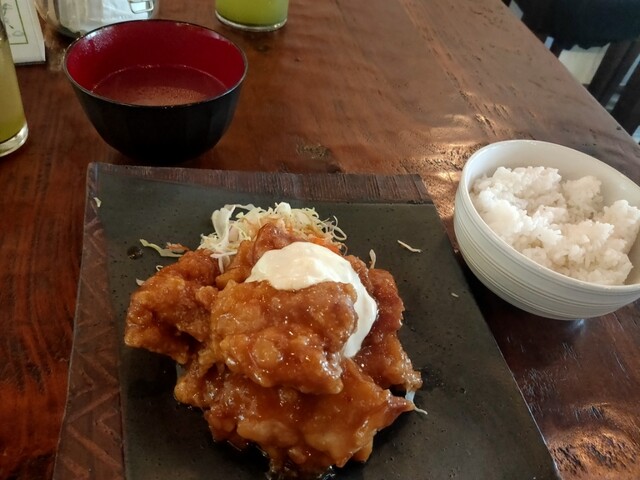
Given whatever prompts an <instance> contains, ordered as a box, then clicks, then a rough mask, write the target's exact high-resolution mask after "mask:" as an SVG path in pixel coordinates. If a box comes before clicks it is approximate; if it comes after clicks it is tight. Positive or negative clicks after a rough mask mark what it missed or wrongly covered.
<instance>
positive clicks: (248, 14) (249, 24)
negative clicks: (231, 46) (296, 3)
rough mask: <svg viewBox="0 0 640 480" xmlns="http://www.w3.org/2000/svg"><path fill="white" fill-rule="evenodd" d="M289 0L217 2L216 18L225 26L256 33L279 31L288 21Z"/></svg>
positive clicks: (224, 0)
mask: <svg viewBox="0 0 640 480" xmlns="http://www.w3.org/2000/svg"><path fill="white" fill-rule="evenodd" d="M288 10H289V0H216V17H218V20H220V21H221V22H222V23H224V24H225V25H229V26H231V27H235V28H239V29H241V30H249V31H254V32H268V31H272V30H277V29H278V28H280V27H282V26H283V25H284V24H285V23H286V21H287V13H288Z"/></svg>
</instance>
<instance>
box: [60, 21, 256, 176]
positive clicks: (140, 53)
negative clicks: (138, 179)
mask: <svg viewBox="0 0 640 480" xmlns="http://www.w3.org/2000/svg"><path fill="white" fill-rule="evenodd" d="M64 70H65V73H66V75H67V77H68V78H69V80H70V82H71V85H72V86H73V88H74V91H75V93H76V95H77V97H78V99H79V100H80V103H81V105H82V108H83V109H84V111H85V113H86V114H87V116H88V117H89V120H90V121H91V123H92V124H93V126H94V127H95V129H96V130H97V131H98V133H99V134H100V136H101V137H102V138H103V139H104V140H105V141H106V142H107V143H108V144H109V145H111V146H112V147H113V148H115V149H116V150H118V151H120V152H121V153H123V154H124V155H127V156H129V157H132V158H134V159H138V160H142V161H145V163H156V164H170V163H176V162H179V161H182V160H186V159H188V158H192V157H195V156H197V155H200V154H201V153H203V152H205V151H207V150H209V149H210V148H212V147H213V146H214V145H215V144H216V143H217V142H218V140H220V138H221V137H222V135H223V134H224V133H225V131H226V130H227V128H228V127H229V125H230V123H231V120H232V118H233V115H234V112H235V109H236V105H237V103H238V97H239V95H240V88H241V86H242V82H243V80H244V78H245V75H246V73H247V60H246V56H245V55H244V53H243V52H242V50H241V49H240V48H239V47H238V46H237V45H235V44H234V43H233V42H231V41H230V40H228V39H227V38H225V37H224V36H222V35H220V34H219V33H217V32H215V31H213V30H210V29H208V28H205V27H202V26H199V25H194V24H191V23H184V22H175V21H170V20H135V21H131V22H122V23H116V24H113V25H108V26H106V27H101V28H99V29H97V30H93V31H91V32H89V33H87V34H86V35H84V36H82V37H80V38H78V39H77V40H75V41H74V42H73V43H72V44H71V45H69V47H68V48H67V50H66V52H65V57H64Z"/></svg>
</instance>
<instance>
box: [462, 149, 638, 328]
mask: <svg viewBox="0 0 640 480" xmlns="http://www.w3.org/2000/svg"><path fill="white" fill-rule="evenodd" d="M500 166H502V167H507V168H516V167H528V166H544V167H552V168H557V169H558V171H559V173H560V175H561V176H562V179H563V180H576V179H579V178H582V177H584V176H586V175H593V176H595V177H597V178H598V179H599V180H600V181H601V182H602V187H601V193H602V196H603V199H604V204H605V205H610V204H612V203H613V202H615V201H616V200H622V199H624V200H627V201H628V202H629V204H630V205H633V206H636V207H639V208H640V187H639V186H638V185H636V184H635V183H634V182H632V181H631V180H630V179H628V178H627V177H625V176H624V175H622V174H621V173H620V172H618V171H617V170H615V169H614V168H612V167H610V166H608V165H607V164H605V163H603V162H601V161H599V160H596V159H595V158H593V157H591V156H589V155H586V154H584V153H582V152H579V151H577V150H573V149H571V148H568V147H564V146H561V145H556V144H552V143H547V142H540V141H534V140H508V141H504V142H497V143H494V144H491V145H488V146H486V147H484V148H481V149H480V150H478V151H477V152H475V153H474V154H473V155H471V157H470V158H469V159H468V161H467V163H466V165H465V166H464V169H463V170H462V176H461V178H460V184H459V186H458V190H457V193H456V199H455V213H454V230H455V234H456V238H457V241H458V244H459V246H460V251H461V253H462V256H463V258H464V260H465V262H466V263H467V265H468V266H469V268H470V269H471V271H472V272H473V273H474V274H475V275H476V276H477V277H478V279H479V280H480V281H481V282H482V283H483V284H484V285H485V286H486V287H487V288H489V289H490V290H491V291H493V292H494V293H495V294H496V295H498V296H500V297H501V298H502V299H504V300H505V301H507V302H509V303H511V304H513V305H515V306H516V307H518V308H521V309H522V310H525V311H527V312H530V313H533V314H535V315H539V316H542V317H547V318H554V319H558V320H576V319H583V318H591V317H598V316H601V315H605V314H607V313H611V312H613V311H615V310H617V309H619V308H621V307H623V306H625V305H627V304H629V303H632V302H634V301H635V300H637V299H638V298H640V241H636V242H635V244H634V246H633V248H632V249H631V251H630V253H629V258H630V260H631V263H632V264H633V265H634V268H633V269H632V270H631V273H630V274H629V276H628V278H627V280H626V283H625V285H615V286H606V285H598V284H594V283H588V282H584V281H581V280H576V279H574V278H570V277H567V276H565V275H562V274H560V273H557V272H554V271H552V270H550V269H548V268H546V267H543V266H541V265H539V264H537V263H535V262H534V261H533V260H531V259H530V258H528V257H526V256H525V255H523V254H521V253H520V252H518V251H517V250H516V249H514V248H513V247H511V246H510V245H508V244H507V243H506V242H505V241H504V240H502V239H501V238H500V237H499V236H498V235H497V234H496V233H494V232H493V231H492V230H491V229H490V228H489V226H488V225H487V224H486V223H485V222H484V220H483V219H482V218H481V217H480V215H479V214H478V212H477V211H476V209H475V207H474V206H473V203H472V202H471V197H470V195H469V191H470V189H471V186H472V185H473V183H474V181H475V180H476V179H477V178H479V177H481V176H482V175H485V174H486V175H487V176H491V175H493V173H494V172H495V170H496V169H497V168H498V167H500Z"/></svg>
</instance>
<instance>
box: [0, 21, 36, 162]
mask: <svg viewBox="0 0 640 480" xmlns="http://www.w3.org/2000/svg"><path fill="white" fill-rule="evenodd" d="M28 134H29V130H28V128H27V120H26V119H25V116H24V110H23V108H22V98H21V97H20V89H19V87H18V79H17V77H16V69H15V67H14V65H13V57H12V56H11V46H10V45H9V39H8V38H7V32H6V30H5V28H4V24H3V23H2V18H1V14H0V157H1V156H3V155H7V154H9V153H11V152H13V151H14V150H16V149H17V148H19V147H20V146H21V145H22V144H23V143H24V142H25V141H26V140H27V136H28Z"/></svg>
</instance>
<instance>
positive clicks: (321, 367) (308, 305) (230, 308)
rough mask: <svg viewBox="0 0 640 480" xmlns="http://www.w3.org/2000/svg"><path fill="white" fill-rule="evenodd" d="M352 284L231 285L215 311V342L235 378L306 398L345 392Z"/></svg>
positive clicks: (353, 295) (353, 298)
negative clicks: (287, 288)
mask: <svg viewBox="0 0 640 480" xmlns="http://www.w3.org/2000/svg"><path fill="white" fill-rule="evenodd" d="M355 301H356V293H355V290H354V289H353V287H352V286H351V285H350V284H344V283H335V282H324V283H319V284H317V285H314V286H311V287H308V288H304V289H302V290H298V291H293V292H292V291H283V290H276V289H274V288H273V287H272V286H271V285H269V283H268V282H256V283H239V284H235V283H233V284H229V285H227V288H225V289H224V290H223V291H222V292H220V294H219V295H218V298H217V301H216V303H215V304H214V306H213V309H212V311H211V329H212V332H211V337H212V341H213V342H214V343H216V344H217V345H218V347H216V348H218V351H219V353H220V355H221V359H220V360H222V361H223V362H224V363H225V364H226V365H227V367H229V369H230V370H231V371H232V372H235V373H240V374H243V375H245V376H247V377H248V378H250V379H251V380H253V381H254V382H256V383H257V384H259V385H261V386H263V387H273V386H290V387H293V388H296V389H297V390H299V391H301V392H303V393H338V392H340V391H341V390H342V380H341V378H340V377H341V374H342V369H341V367H340V362H341V359H342V354H341V351H342V349H343V347H344V344H345V343H346V341H347V339H348V338H349V336H350V335H351V333H353V331H354V330H355V328H356V323H357V315H356V313H355V310H354V308H353V304H354V303H355Z"/></svg>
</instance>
